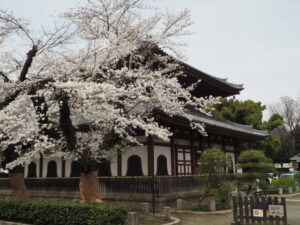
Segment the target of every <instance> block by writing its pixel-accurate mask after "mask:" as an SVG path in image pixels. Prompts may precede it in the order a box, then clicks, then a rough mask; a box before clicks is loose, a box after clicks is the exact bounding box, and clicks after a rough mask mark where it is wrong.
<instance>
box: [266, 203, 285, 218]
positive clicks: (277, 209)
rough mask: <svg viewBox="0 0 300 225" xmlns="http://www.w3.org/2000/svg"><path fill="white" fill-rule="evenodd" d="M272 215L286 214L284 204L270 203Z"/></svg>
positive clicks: (270, 213)
mask: <svg viewBox="0 0 300 225" xmlns="http://www.w3.org/2000/svg"><path fill="white" fill-rule="evenodd" d="M269 215H270V216H284V207H283V205H269Z"/></svg>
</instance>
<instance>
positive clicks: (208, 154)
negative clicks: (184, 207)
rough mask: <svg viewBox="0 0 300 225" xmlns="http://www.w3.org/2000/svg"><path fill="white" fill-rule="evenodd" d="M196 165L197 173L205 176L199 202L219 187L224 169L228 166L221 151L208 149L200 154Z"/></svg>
mask: <svg viewBox="0 0 300 225" xmlns="http://www.w3.org/2000/svg"><path fill="white" fill-rule="evenodd" d="M198 164H199V169H198V170H199V173H200V174H203V175H206V176H205V179H204V181H205V184H206V190H205V192H204V193H203V195H202V197H201V198H200V201H201V200H203V199H204V198H205V197H206V196H207V195H208V194H210V193H211V191H212V190H213V189H215V188H218V187H219V185H220V184H221V182H222V180H223V178H224V174H225V167H226V166H227V165H228V161H227V157H226V155H225V153H224V152H223V151H222V150H220V149H217V148H209V149H206V150H205V151H203V152H202V154H201V156H200V158H199V160H198Z"/></svg>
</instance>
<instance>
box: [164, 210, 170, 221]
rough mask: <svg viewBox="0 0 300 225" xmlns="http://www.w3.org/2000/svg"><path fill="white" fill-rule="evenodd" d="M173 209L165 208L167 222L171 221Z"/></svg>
mask: <svg viewBox="0 0 300 225" xmlns="http://www.w3.org/2000/svg"><path fill="white" fill-rule="evenodd" d="M170 209H171V208H170V207H164V218H165V219H166V220H169V219H170V218H171V210H170Z"/></svg>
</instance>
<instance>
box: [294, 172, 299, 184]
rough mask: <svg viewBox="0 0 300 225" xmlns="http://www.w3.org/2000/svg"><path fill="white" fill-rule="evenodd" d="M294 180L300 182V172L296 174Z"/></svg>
mask: <svg viewBox="0 0 300 225" xmlns="http://www.w3.org/2000/svg"><path fill="white" fill-rule="evenodd" d="M294 180H295V181H296V183H298V184H300V172H297V173H296V174H295V175H294Z"/></svg>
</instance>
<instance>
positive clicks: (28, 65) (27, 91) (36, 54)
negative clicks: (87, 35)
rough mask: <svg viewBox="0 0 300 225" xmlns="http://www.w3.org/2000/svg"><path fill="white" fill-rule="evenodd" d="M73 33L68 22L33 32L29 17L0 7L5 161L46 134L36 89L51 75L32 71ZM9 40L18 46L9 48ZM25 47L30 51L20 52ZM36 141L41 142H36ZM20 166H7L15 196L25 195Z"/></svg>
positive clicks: (0, 134) (0, 89)
mask: <svg viewBox="0 0 300 225" xmlns="http://www.w3.org/2000/svg"><path fill="white" fill-rule="evenodd" d="M72 37H74V34H73V33H72V32H70V31H69V26H68V25H63V24H62V25H56V27H55V28H54V29H53V31H50V30H48V31H45V30H43V31H42V32H41V33H40V34H34V32H33V31H32V30H31V29H30V23H29V22H28V21H25V20H24V19H22V18H18V17H16V16H14V15H13V13H11V12H8V11H4V10H0V46H1V66H0V124H1V125H0V143H1V149H2V150H3V155H4V158H5V163H11V162H14V161H15V160H19V158H18V157H20V156H21V155H22V154H23V153H24V152H26V151H27V150H29V149H30V148H32V146H33V143H34V142H36V139H40V140H42V139H45V138H46V136H43V135H41V132H40V131H41V130H45V129H47V128H46V124H45V122H44V121H43V119H42V112H45V111H43V110H42V109H38V108H36V107H38V105H39V104H40V103H39V102H38V101H42V99H41V98H39V97H38V96H37V95H36V90H35V89H36V88H37V87H42V86H43V85H44V84H46V83H47V82H49V81H50V80H51V79H50V80H49V79H44V80H37V79H34V78H32V75H33V74H34V75H35V76H36V75H39V74H40V73H41V72H42V71H43V70H44V68H45V67H46V66H47V63H42V60H40V59H41V58H43V57H45V56H48V55H52V57H54V56H55V55H56V54H57V52H56V51H59V49H60V48H61V47H62V46H64V45H66V44H67V43H68V42H69V41H70V39H71V38H72ZM12 43H13V45H14V46H16V45H17V46H18V49H15V48H11V44H12ZM26 49H29V51H28V52H27V54H23V53H24V51H25V52H26ZM24 55H25V57H24ZM35 61H37V62H38V63H35ZM37 117H40V118H39V119H38V118H37ZM42 126H44V127H42ZM39 143H40V144H41V143H42V142H36V143H35V144H37V145H39ZM40 147H42V146H40ZM23 169H24V168H23V163H19V164H18V166H13V167H10V179H11V185H12V189H13V198H16V199H25V198H28V194H27V190H26V186H25V183H24V174H23Z"/></svg>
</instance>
